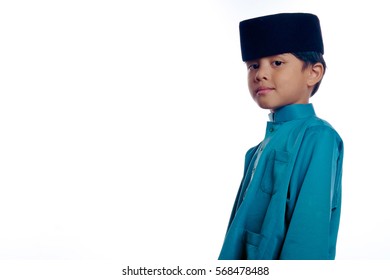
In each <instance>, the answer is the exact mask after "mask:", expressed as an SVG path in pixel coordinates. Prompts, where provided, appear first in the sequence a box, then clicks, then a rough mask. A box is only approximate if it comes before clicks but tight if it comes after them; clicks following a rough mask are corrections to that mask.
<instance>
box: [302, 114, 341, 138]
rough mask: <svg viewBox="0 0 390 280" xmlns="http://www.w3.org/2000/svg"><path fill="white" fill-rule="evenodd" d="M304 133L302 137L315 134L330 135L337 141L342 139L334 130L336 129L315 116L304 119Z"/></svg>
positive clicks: (320, 135) (318, 135) (319, 135)
mask: <svg viewBox="0 0 390 280" xmlns="http://www.w3.org/2000/svg"><path fill="white" fill-rule="evenodd" d="M301 132H303V131H301ZM304 133H305V135H304V137H309V136H314V135H316V136H317V137H326V136H331V137H334V138H336V139H337V140H338V141H342V139H341V136H340V135H339V133H338V132H337V131H336V129H335V128H334V127H333V126H332V125H331V124H330V123H329V122H327V121H326V120H324V119H321V118H319V117H317V116H315V117H312V118H309V119H308V120H307V121H306V123H305V129H304Z"/></svg>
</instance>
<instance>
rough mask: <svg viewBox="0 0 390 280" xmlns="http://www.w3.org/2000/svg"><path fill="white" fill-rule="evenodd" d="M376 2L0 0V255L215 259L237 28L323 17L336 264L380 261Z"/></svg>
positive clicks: (382, 203)
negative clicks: (335, 193) (339, 186)
mask: <svg viewBox="0 0 390 280" xmlns="http://www.w3.org/2000/svg"><path fill="white" fill-rule="evenodd" d="M385 4H386V1H379V0H372V1H320V0H317V1H270V0H269V1H261V0H260V1H259V0H257V1H254V0H246V1H243V0H227V1H222V0H196V1H195V0H194V1H179V0H177V1H174V0H169V1H158V0H149V1H124V0H123V1H118V0H110V1H103V0H100V1H87V0H77V1H76V0H67V1H42V0H40V1H1V2H0V227H1V229H0V259H3V260H22V259H25V260H26V259H27V260H31V259H34V260H35V259H41V260H52V259H57V260H64V259H70V260H86V259H95V260H105V259H125V260H137V261H140V262H142V261H143V260H144V261H150V260H165V261H176V260H186V261H199V260H202V261H207V260H210V261H213V260H215V259H216V258H217V257H218V254H219V250H220V247H221V245H222V241H223V237H224V234H225V230H226V226H227V223H228V219H229V216H230V211H231V208H232V205H233V201H234V198H235V195H236V192H237V189H238V186H239V183H240V180H241V176H242V172H243V164H244V154H245V152H246V150H247V149H248V148H250V147H252V146H254V145H256V144H257V143H258V142H260V141H261V140H262V137H263V135H264V128H265V125H266V121H267V114H268V112H267V111H264V110H261V109H260V108H258V107H257V105H256V104H255V103H254V102H253V101H252V100H251V98H250V96H249V93H248V90H247V86H246V70H245V66H244V64H243V62H242V61H241V56H240V46H239V34H238V23H239V21H241V20H244V19H247V18H251V17H257V16H262V15H266V14H272V13H278V12H311V13H315V14H317V15H318V16H319V18H320V20H321V25H322V30H323V37H324V42H325V59H326V61H327V64H328V70H327V73H326V75H325V78H324V81H323V83H322V85H321V87H320V90H319V92H318V93H317V94H316V95H315V96H314V97H313V98H312V103H313V104H314V106H315V108H316V112H317V114H318V115H319V116H320V117H322V118H324V119H326V120H328V121H329V122H330V123H331V124H332V125H333V126H334V127H335V128H336V129H337V130H338V131H339V133H340V134H341V136H342V137H343V139H344V144H345V159H344V177H343V210H342V220H341V225H340V231H339V239H338V251H337V259H341V260H342V259H344V260H345V259H348V260H350V259H353V260H354V259H364V260H365V259H367V260H377V259H389V258H390V241H389V239H388V237H389V236H390V227H389V224H390V218H389V214H388V213H389V212H390V204H389V202H388V200H389V187H390V184H389V178H388V175H389V174H388V173H389V168H388V166H389V165H388V162H387V160H388V159H389V156H390V155H389V150H388V142H389V140H390V139H389V133H388V132H387V130H388V123H387V120H388V118H389V116H388V108H387V107H388V106H387V101H388V97H387V95H388V94H389V90H388V83H389V78H388V74H389V72H388V67H387V65H388V60H389V55H388V52H389V51H388V50H389V47H390V44H389V40H388V38H387V37H388V30H387V29H388V26H389V24H390V20H389V17H388V13H387V9H386V7H387V5H386V6H385Z"/></svg>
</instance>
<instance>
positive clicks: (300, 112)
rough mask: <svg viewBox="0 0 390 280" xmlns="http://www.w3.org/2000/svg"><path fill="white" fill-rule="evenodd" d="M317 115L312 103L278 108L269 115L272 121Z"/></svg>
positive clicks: (285, 120) (284, 120)
mask: <svg viewBox="0 0 390 280" xmlns="http://www.w3.org/2000/svg"><path fill="white" fill-rule="evenodd" d="M315 115H316V114H315V112H314V108H313V105H312V104H291V105H286V106H284V107H281V108H279V109H277V110H276V111H275V112H274V113H270V114H269V115H268V116H269V120H270V121H271V122H287V121H292V120H296V119H303V118H307V117H311V116H315Z"/></svg>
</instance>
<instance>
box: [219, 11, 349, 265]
mask: <svg viewBox="0 0 390 280" xmlns="http://www.w3.org/2000/svg"><path fill="white" fill-rule="evenodd" d="M240 41H241V53H242V59H243V61H244V62H245V63H246V66H247V68H248V87H249V91H250V93H251V95H252V98H253V99H254V101H255V102H256V103H257V104H258V105H259V106H260V107H261V108H263V109H268V110H270V111H271V113H270V114H269V118H270V121H269V122H268V123H267V129H266V133H265V138H264V140H263V141H262V142H261V143H260V144H259V145H257V146H255V147H253V148H251V149H249V150H248V152H247V154H246V156H245V170H244V177H243V179H242V182H241V185H240V188H239V191H238V194H237V197H236V200H235V203H234V207H233V211H232V214H231V218H230V221H229V226H228V230H227V233H226V236H225V240H224V243H223V246H222V250H221V253H220V256H219V259H221V260H227V259H228V260H234V259H263V260H272V259H285V260H288V259H289V260H297V259H306V260H311V259H316V260H320V259H323V260H327V259H334V258H335V254H336V240H337V233H338V228H339V221H340V207H341V176H342V161H343V142H342V139H341V138H340V136H339V135H338V134H337V132H336V131H335V130H334V129H333V128H332V126H331V125H330V124H329V123H327V122H326V121H324V120H321V119H320V118H318V117H317V116H316V115H315V112H314V109H313V105H312V104H310V103H309V98H310V97H311V96H312V95H313V94H314V93H315V92H316V91H317V90H318V87H319V85H320V82H321V80H322V77H323V75H324V73H325V68H326V65H325V61H324V60H323V57H322V55H323V53H324V47H323V42H322V35H321V28H320V23H319V20H318V18H317V16H315V15H312V14H305V13H284V14H276V15H269V16H264V17H259V18H254V19H249V20H245V21H242V22H241V23H240Z"/></svg>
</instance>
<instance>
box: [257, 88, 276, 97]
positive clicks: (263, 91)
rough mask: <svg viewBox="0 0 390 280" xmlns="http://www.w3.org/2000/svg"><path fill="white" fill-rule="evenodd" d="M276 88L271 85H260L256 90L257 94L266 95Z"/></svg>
mask: <svg viewBox="0 0 390 280" xmlns="http://www.w3.org/2000/svg"><path fill="white" fill-rule="evenodd" d="M273 90H274V89H273V88H271V87H263V86H261V87H258V88H257V89H256V91H255V93H256V95H265V94H268V93H270V92H271V91H273Z"/></svg>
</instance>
